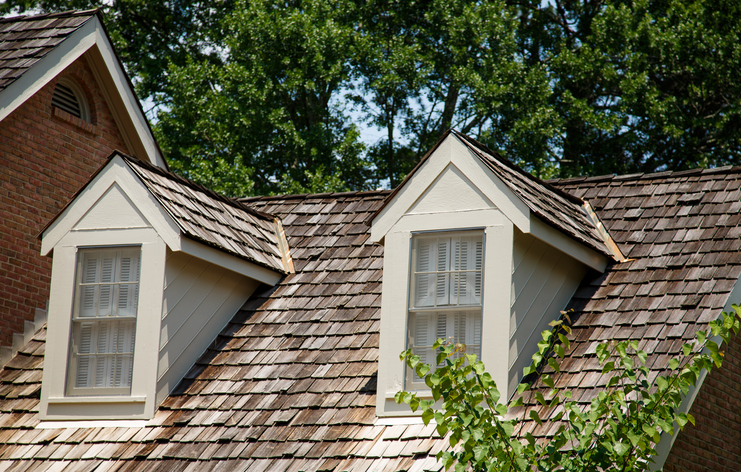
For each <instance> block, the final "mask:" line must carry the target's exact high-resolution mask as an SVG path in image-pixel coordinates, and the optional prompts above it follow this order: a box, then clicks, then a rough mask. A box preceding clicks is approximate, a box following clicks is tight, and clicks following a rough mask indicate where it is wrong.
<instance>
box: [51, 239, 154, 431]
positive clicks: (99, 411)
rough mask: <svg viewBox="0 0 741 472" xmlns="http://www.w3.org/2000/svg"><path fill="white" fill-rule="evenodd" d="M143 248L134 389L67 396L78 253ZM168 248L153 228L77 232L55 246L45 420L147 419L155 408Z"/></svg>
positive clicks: (132, 379) (133, 378)
mask: <svg viewBox="0 0 741 472" xmlns="http://www.w3.org/2000/svg"><path fill="white" fill-rule="evenodd" d="M115 247H139V248H141V252H140V259H139V264H140V269H139V270H140V277H139V293H138V300H137V316H136V327H135V330H136V331H135V332H136V334H135V344H134V360H133V367H132V376H131V387H130V389H129V390H128V393H127V392H124V391H112V390H111V391H104V390H97V389H89V390H88V391H86V392H84V391H79V392H74V391H72V392H71V391H69V390H68V388H67V383H68V382H67V380H68V375H69V372H70V370H69V369H68V361H69V358H70V356H69V354H70V351H71V340H72V319H73V314H74V309H75V298H76V296H75V292H76V290H75V289H76V281H77V265H78V253H79V251H80V250H85V249H87V248H115ZM166 251H167V246H166V244H165V242H164V241H163V240H162V238H160V237H159V235H158V234H157V232H156V231H155V230H154V229H153V228H124V229H106V230H102V231H101V230H73V231H70V232H68V233H67V234H66V235H65V236H64V237H62V238H61V239H60V240H59V242H58V243H57V244H55V246H54V258H53V263H52V281H51V294H50V303H49V315H48V322H47V323H48V327H47V341H46V352H45V355H44V374H43V381H42V388H41V403H40V405H39V417H40V419H41V420H43V421H67V420H124V419H132V420H133V419H137V420H139V419H149V418H151V417H152V416H153V415H154V412H155V407H156V387H157V362H152V360H153V359H157V358H158V347H159V338H160V317H161V314H162V309H163V296H162V294H163V282H164V273H165V260H166Z"/></svg>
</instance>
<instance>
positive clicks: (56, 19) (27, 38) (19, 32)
mask: <svg viewBox="0 0 741 472" xmlns="http://www.w3.org/2000/svg"><path fill="white" fill-rule="evenodd" d="M96 11H97V10H88V11H69V12H63V13H51V14H48V15H34V16H16V17H12V18H2V19H0V92H2V90H3V89H5V88H6V87H7V86H8V85H10V84H11V83H13V82H14V81H15V80H17V79H18V78H19V77H21V76H22V75H23V74H24V73H25V72H26V71H27V70H28V69H30V68H31V67H32V66H33V65H34V64H36V63H37V62H38V61H40V60H41V59H42V58H43V57H44V56H45V55H46V54H47V53H49V52H50V51H51V50H52V49H54V47H56V46H57V45H58V44H59V43H61V42H62V41H64V40H65V39H66V38H67V36H69V35H70V34H72V33H73V32H74V31H76V30H77V29H78V28H80V27H81V26H82V25H84V24H85V23H86V22H87V21H88V20H90V19H91V18H92V17H93V16H95V14H96Z"/></svg>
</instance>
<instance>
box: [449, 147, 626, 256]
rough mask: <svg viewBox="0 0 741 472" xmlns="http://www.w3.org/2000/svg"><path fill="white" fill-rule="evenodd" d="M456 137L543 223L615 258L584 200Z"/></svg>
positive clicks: (485, 149) (495, 154)
mask: <svg viewBox="0 0 741 472" xmlns="http://www.w3.org/2000/svg"><path fill="white" fill-rule="evenodd" d="M455 135H456V136H458V137H459V138H460V139H461V140H462V141H463V142H464V143H465V144H466V145H467V146H468V148H469V149H470V150H471V151H472V152H473V153H474V154H475V155H476V156H477V157H478V158H479V159H480V160H481V161H482V162H483V163H484V164H485V165H486V166H487V167H488V168H489V169H491V171H492V172H493V173H494V175H496V176H497V177H499V178H500V179H501V181H502V182H504V184H505V185H507V187H509V189H510V190H512V192H514V194H515V195H517V196H518V197H519V198H520V200H522V201H523V203H525V205H527V206H528V208H530V211H532V212H533V213H534V214H535V215H537V216H538V217H540V218H541V219H542V220H543V221H544V222H545V223H547V224H549V225H550V226H552V227H554V228H556V229H557V230H559V231H561V232H562V233H565V234H566V235H568V236H570V237H572V238H574V239H576V240H577V241H579V242H580V243H582V244H584V245H586V246H587V247H590V248H592V249H594V250H596V251H597V252H599V253H601V254H604V255H606V256H608V257H610V258H614V257H615V254H613V252H612V251H611V250H610V249H609V248H608V246H607V245H606V244H605V238H606V237H607V238H609V236H608V235H607V234H603V233H602V232H601V231H600V229H599V226H598V222H597V221H593V220H592V219H591V218H590V216H589V214H588V213H587V211H586V210H585V202H584V200H582V199H580V198H578V197H575V196H574V195H572V194H569V193H566V192H563V191H561V190H560V189H558V188H556V187H553V186H551V185H548V184H547V183H546V182H543V181H542V180H540V179H538V178H536V177H533V176H532V175H530V174H528V173H527V172H525V171H524V170H522V169H521V168H520V167H518V166H516V165H514V164H512V163H511V162H509V161H508V160H507V159H505V158H503V157H502V156H499V155H498V154H497V153H495V152H493V151H491V150H490V149H488V148H487V147H486V146H484V145H483V144H481V143H479V142H477V141H475V140H473V139H471V138H470V137H468V136H466V135H464V134H460V133H455Z"/></svg>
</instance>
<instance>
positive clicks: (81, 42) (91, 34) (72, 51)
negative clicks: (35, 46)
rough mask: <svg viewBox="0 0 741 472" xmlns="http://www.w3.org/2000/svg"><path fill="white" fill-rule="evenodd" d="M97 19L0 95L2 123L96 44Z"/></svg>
mask: <svg viewBox="0 0 741 472" xmlns="http://www.w3.org/2000/svg"><path fill="white" fill-rule="evenodd" d="M94 19H95V18H91V19H90V20H89V21H88V22H87V23H85V24H84V25H82V26H81V27H80V28H79V29H78V30H77V31H75V32H74V33H72V34H71V35H70V36H69V37H68V38H67V39H65V40H64V41H62V43H61V44H59V45H58V46H57V47H55V48H54V49H52V50H51V51H50V52H49V53H48V54H47V55H46V56H44V58H43V59H41V60H40V61H39V62H37V63H36V64H34V66H33V67H31V68H30V69H28V70H27V71H26V72H24V73H23V75H22V76H21V77H20V78H18V79H17V80H15V81H14V82H13V83H11V84H10V85H9V86H8V87H6V88H5V89H4V90H3V91H2V92H0V121H2V120H4V119H5V117H7V116H8V115H10V114H11V113H12V112H13V111H15V109H16V108H18V107H19V106H21V105H22V104H23V103H24V102H25V101H26V100H28V99H29V98H31V97H32V96H33V95H34V94H35V93H36V92H38V91H39V90H41V88H42V87H44V86H45V85H46V84H48V83H49V82H50V81H51V80H52V79H53V78H54V77H56V76H57V75H58V74H59V73H60V72H62V71H63V70H64V69H66V68H67V66H69V65H70V64H71V63H72V62H74V60H75V59H77V58H78V57H80V56H81V55H82V54H83V53H84V52H85V51H87V50H88V49H90V48H91V47H92V46H93V44H95V22H94V21H93V20H94Z"/></svg>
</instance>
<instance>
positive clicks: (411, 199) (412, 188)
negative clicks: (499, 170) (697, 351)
mask: <svg viewBox="0 0 741 472" xmlns="http://www.w3.org/2000/svg"><path fill="white" fill-rule="evenodd" d="M449 165H451V166H454V167H455V168H457V169H458V170H459V171H460V172H461V174H463V176H465V177H466V178H467V179H468V180H469V181H470V182H471V183H472V184H473V185H474V186H475V187H476V189H477V190H478V191H479V192H481V193H482V194H483V195H485V196H486V197H487V198H488V199H489V200H490V201H492V202H493V203H494V205H495V206H496V207H497V208H498V209H499V210H501V211H502V213H504V215H505V216H506V217H507V218H508V219H509V220H510V221H512V223H514V225H515V226H517V228H518V229H520V231H522V232H524V233H529V232H530V209H529V208H528V207H527V205H525V203H523V202H522V200H520V199H519V198H518V197H517V196H516V195H515V194H514V193H513V192H512V191H511V190H510V189H509V188H508V187H507V186H506V185H505V184H504V182H502V181H501V180H500V179H499V178H498V177H496V176H495V175H494V174H493V173H492V172H491V170H489V169H488V168H487V167H486V166H485V165H484V164H483V163H482V162H481V160H480V159H479V158H478V157H476V156H475V155H474V154H473V153H472V152H471V150H470V149H468V147H467V146H465V145H464V144H463V143H462V142H461V141H460V139H459V138H458V137H456V136H455V135H453V134H449V135H448V136H447V137H446V138H445V140H444V141H443V142H442V143H440V145H439V146H438V147H437V149H435V151H433V153H432V154H430V156H429V157H428V159H427V160H426V161H425V162H424V163H423V164H422V166H421V167H420V168H419V169H418V170H417V172H416V173H415V174H414V175H413V176H412V178H411V179H409V180H408V181H407V182H406V183H405V184H404V186H403V187H402V188H401V189H400V191H399V192H398V193H397V194H396V195H395V196H394V197H393V199H392V200H391V201H390V202H388V204H387V205H386V206H385V207H384V209H383V210H382V211H381V213H380V214H379V215H378V216H376V218H375V219H374V220H373V227H372V228H371V241H372V242H374V243H377V242H380V241H381V240H382V239H383V238H384V237H385V236H386V234H387V233H388V232H389V230H390V229H391V228H392V227H393V226H394V225H395V224H396V222H397V221H399V219H401V217H402V216H403V215H404V214H406V213H407V212H408V211H409V209H410V208H412V207H413V206H414V205H415V203H416V202H417V201H418V200H419V198H420V197H421V196H422V195H423V194H424V193H425V192H426V191H427V190H428V189H429V188H430V186H432V185H433V184H434V183H435V181H436V180H437V178H438V176H440V175H441V174H442V173H443V172H444V171H445V170H446V168H447V167H448V166H449Z"/></svg>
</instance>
